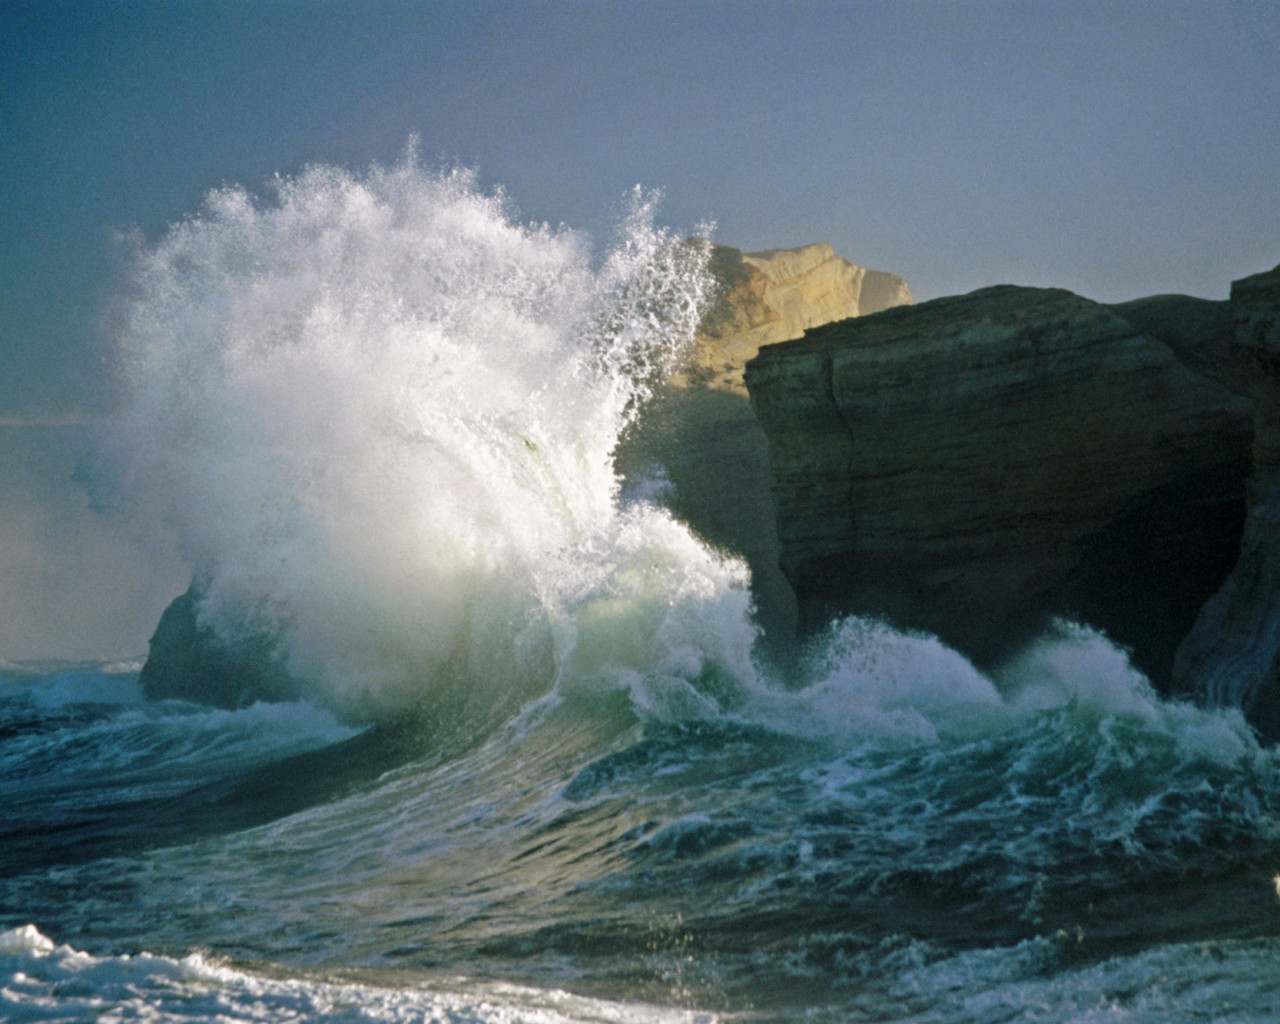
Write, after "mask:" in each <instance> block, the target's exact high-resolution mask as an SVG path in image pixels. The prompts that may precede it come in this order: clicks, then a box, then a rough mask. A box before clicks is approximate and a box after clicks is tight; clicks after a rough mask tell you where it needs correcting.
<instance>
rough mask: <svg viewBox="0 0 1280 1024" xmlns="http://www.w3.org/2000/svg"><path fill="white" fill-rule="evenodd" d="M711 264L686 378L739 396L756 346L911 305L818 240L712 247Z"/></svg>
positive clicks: (894, 281)
mask: <svg viewBox="0 0 1280 1024" xmlns="http://www.w3.org/2000/svg"><path fill="white" fill-rule="evenodd" d="M712 269H713V271H714V273H715V275H716V277H717V279H718V281H719V282H720V284H721V287H722V288H723V291H722V293H721V296H720V298H719V301H718V302H717V303H716V306H715V307H714V308H713V309H712V310H711V311H710V313H709V314H708V315H707V316H706V318H705V319H704V321H703V324H702V327H701V329H700V331H699V332H698V340H697V347H696V352H695V355H694V361H693V366H692V368H691V369H690V371H689V375H688V378H689V382H690V383H695V384H703V385H706V386H709V387H712V388H715V389H719V390H726V391H731V392H734V393H736V394H740V395H742V396H743V397H746V388H745V387H744V385H743V383H742V367H743V366H744V365H745V363H746V362H747V360H749V359H751V358H752V357H754V356H755V354H756V353H757V352H758V351H759V350H760V347H761V346H762V345H772V344H776V343H778V342H781V341H789V340H791V339H793V338H799V337H800V336H801V335H802V334H804V332H805V331H806V330H808V329H809V328H810V327H816V326H818V325H819V324H825V323H830V322H831V321H833V320H844V319H847V318H848V317H853V316H865V315H867V314H869V313H878V312H879V311H880V310H883V309H888V308H890V307H891V306H901V305H905V304H909V303H910V302H911V292H910V291H909V290H908V288H907V285H906V282H905V281H903V280H902V278H900V277H898V276H897V275H895V274H888V273H885V272H884V271H880V270H867V269H866V268H865V267H859V266H857V265H856V264H854V263H850V262H849V261H848V260H846V259H844V258H842V257H840V256H837V255H836V254H835V251H834V250H833V249H832V248H831V246H830V245H828V244H827V243H826V242H819V243H817V244H815V245H806V246H802V247H801V248H798V249H769V250H766V251H764V252H752V253H743V252H741V251H739V250H737V249H732V248H729V247H728V246H723V245H717V246H713V247H712Z"/></svg>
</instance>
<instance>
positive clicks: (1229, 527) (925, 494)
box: [746, 286, 1251, 679]
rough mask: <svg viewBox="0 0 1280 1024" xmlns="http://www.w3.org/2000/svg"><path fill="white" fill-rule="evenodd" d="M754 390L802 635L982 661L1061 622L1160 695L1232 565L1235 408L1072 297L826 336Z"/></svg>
mask: <svg viewBox="0 0 1280 1024" xmlns="http://www.w3.org/2000/svg"><path fill="white" fill-rule="evenodd" d="M1192 301H1194V300H1192ZM1148 312H1150V311H1148ZM1153 315H1154V314H1153ZM1135 319H1140V318H1139V317H1136V316H1135ZM746 383H747V386H748V388H749V390H750V393H751V401H752V405H753V407H754V409H755V411H756V414H757V417H758V418H759V420H760V422H761V424H762V426H763V428H764V431H765V433H766V435H767V436H768V441H769V450H770V460H771V464H772V469H773V475H774V496H775V501H776V504H777V521H778V534H779V543H780V551H781V563H782V569H783V571H784V573H785V574H786V576H787V578H788V579H789V580H790V582H791V584H792V586H793V587H794V589H795V591H796V595H797V598H798V600H799V603H800V616H801V620H802V623H805V624H808V625H811V626H815V627H816V626H820V625H822V624H824V623H825V621H827V619H828V618H829V617H830V616H831V615H832V614H837V613H848V612H857V613H872V614H879V615H882V616H885V617H887V618H889V619H890V620H891V621H893V622H895V623H897V624H899V625H902V626H907V627H912V628H920V629H925V630H928V631H930V632H933V633H936V634H937V635H939V636H940V637H941V638H942V639H943V640H944V641H946V642H948V643H950V644H951V645H953V646H955V647H956V648H958V649H959V650H961V651H963V652H965V653H966V654H968V655H970V656H971V657H973V658H975V659H976V660H977V661H978V662H979V663H990V662H993V661H995V660H998V659H999V658H1000V657H1001V656H1003V655H1004V654H1006V653H1008V652H1009V651H1010V650H1011V649H1012V648H1013V647H1014V646H1016V645H1017V644H1019V643H1021V642H1022V641H1024V640H1025V639H1027V638H1028V637H1029V636H1030V635H1031V634H1032V633H1033V632H1035V631H1036V630H1038V629H1039V628H1041V626H1042V625H1043V623H1044V621H1045V620H1046V618H1047V617H1049V616H1051V615H1056V614H1064V615H1068V616H1072V617H1074V618H1077V619H1080V620H1083V621H1085V622H1088V623H1090V624H1093V625H1095V626H1099V627H1101V628H1103V629H1104V630H1105V631H1106V632H1107V633H1108V634H1109V635H1110V636H1111V637H1112V638H1113V639H1114V640H1117V641H1119V642H1121V643H1123V644H1126V645H1129V646H1130V647H1132V648H1133V650H1134V659H1135V661H1136V662H1137V663H1138V665H1139V667H1141V668H1143V669H1144V670H1146V671H1147V672H1148V673H1149V674H1151V675H1152V676H1153V678H1156V679H1161V678H1163V679H1167V677H1168V671H1169V668H1170V665H1171V662H1172V652H1173V650H1174V648H1175V647H1176V645H1177V641H1178V639H1179V638H1180V637H1181V636H1182V635H1183V633H1184V632H1185V630H1186V629H1187V628H1188V627H1189V625H1190V623H1191V621H1192V620H1193V619H1194V616H1195V614H1196V611H1197V609H1198V607H1199V605H1200V603H1201V602H1202V601H1203V600H1204V597H1205V596H1206V595H1208V594H1211V593H1212V592H1213V591H1214V590H1215V589H1216V588H1217V587H1218V586H1219V585H1220V581H1221V580H1222V579H1223V577H1224V576H1225V575H1226V573H1227V572H1228V571H1229V569H1230V565H1231V563H1232V561H1233V555H1232V553H1231V552H1232V549H1233V547H1234V546H1235V544H1236V543H1237V542H1238V541H1237V538H1238V537H1239V535H1240V534H1239V531H1240V520H1241V516H1242V504H1243V481H1244V478H1245V475H1246V473H1247V466H1248V460H1249V454H1248V453H1249V443H1250V435H1251V426H1250V417H1249V409H1248V402H1247V400H1246V399H1244V398H1243V397H1241V396H1240V395H1239V394H1237V393H1234V392H1233V391H1232V389H1231V387H1229V386H1227V385H1226V384H1224V383H1223V382H1222V381H1220V380H1214V379H1212V378H1211V377H1208V376H1206V375H1204V374H1203V373H1200V372H1197V371H1196V370H1194V369H1192V368H1191V367H1190V366H1188V365H1187V364H1185V363H1184V362H1182V361H1180V360H1179V359H1178V358H1177V356H1176V355H1175V353H1174V351H1173V349H1171V348H1170V346H1169V345H1167V344H1165V343H1163V342H1161V341H1160V340H1157V339H1156V338H1154V337H1152V336H1151V335H1150V334H1148V333H1146V332H1145V331H1144V330H1143V329H1142V328H1141V327H1140V326H1137V325H1135V323H1133V322H1132V321H1130V320H1129V319H1126V318H1125V317H1123V316H1121V315H1119V314H1118V313H1117V312H1115V311H1114V310H1112V309H1109V308H1107V307H1105V306H1102V305H1099V304H1097V303H1094V302H1090V301H1089V300H1087V299H1083V298H1081V297H1079V296H1076V295H1073V294H1071V293H1070V292H1066V291H1061V290H1050V289H1032V288H1017V287H1013V286H1000V287H995V288H987V289H983V290H981V291H977V292H974V293H972V294H970V295H964V296H958V297H952V298H946V299H938V300H935V301H932V302H927V303H923V304H921V305H918V306H913V307H907V308H901V309H891V310H889V311H887V312H883V313H880V314H879V315H876V316H872V317H862V318H859V319H856V320H846V321H842V322H839V323H835V324H830V325H828V326H826V327H821V328H817V329H815V330H812V331H810V332H808V333H807V334H806V335H805V337H804V338H803V339H802V340H800V341H796V342H792V343H790V344H787V345H778V346H770V347H765V348H763V349H761V351H760V353H759V355H758V356H757V357H756V358H755V359H754V360H753V361H751V362H750V363H748V365H747V370H746Z"/></svg>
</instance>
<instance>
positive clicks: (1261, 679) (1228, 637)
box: [1173, 267, 1280, 742]
mask: <svg viewBox="0 0 1280 1024" xmlns="http://www.w3.org/2000/svg"><path fill="white" fill-rule="evenodd" d="M1231 304H1232V308H1233V310H1234V314H1235V335H1234V340H1235V345H1236V349H1237V351H1238V352H1239V353H1240V354H1241V355H1242V356H1243V357H1244V362H1245V364H1246V365H1247V367H1248V371H1247V372H1248V381H1249V385H1250V392H1251V395H1252V398H1253V414H1254V428H1255V429H1254V442H1253V466H1252V469H1253V475H1252V476H1251V477H1250V480H1249V504H1250V514H1249V518H1248V521H1247V523H1246V526H1245V533H1244V539H1243V541H1242V543H1241V548H1240V558H1239V561H1238V563H1237V564H1236V566H1235V568H1234V569H1233V570H1232V572H1231V575H1230V577H1229V578H1228V579H1227V581H1226V583H1225V584H1224V585H1223V587H1222V590H1221V591H1219V592H1218V593H1217V594H1216V595H1214V596H1213V598H1212V599H1211V600H1209V601H1208V603H1207V604H1206V605H1205V606H1204V610H1203V611H1202V612H1201V614H1200V616H1199V618H1198V619H1197V620H1196V622H1195V627H1194V628H1193V629H1192V630H1191V632H1190V633H1189V634H1188V635H1187V637H1186V639H1185V640H1184V641H1183V643H1182V645H1181V646H1180V647H1179V649H1178V654H1177V661H1176V662H1175V664H1174V670H1173V682H1174V687H1175V689H1176V690H1178V691H1179V692H1181V693H1185V694H1188V695H1190V696H1193V697H1194V698H1195V700H1196V701H1197V702H1198V703H1200V704H1202V705H1206V706H1227V707H1238V708H1240V709H1242V711H1243V712H1244V714H1245V717H1246V718H1247V719H1248V720H1249V722H1250V723H1251V724H1252V725H1253V726H1254V728H1255V729H1256V730H1257V731H1258V733H1259V734H1260V735H1261V736H1262V737H1263V738H1265V739H1267V740H1270V741H1272V742H1274V741H1276V740H1280V267H1277V268H1276V269H1274V270H1272V271H1269V272H1268V273H1265V274H1256V275H1254V276H1253V277H1248V278H1245V279H1243V280H1241V281H1236V282H1234V283H1233V284H1232V286H1231Z"/></svg>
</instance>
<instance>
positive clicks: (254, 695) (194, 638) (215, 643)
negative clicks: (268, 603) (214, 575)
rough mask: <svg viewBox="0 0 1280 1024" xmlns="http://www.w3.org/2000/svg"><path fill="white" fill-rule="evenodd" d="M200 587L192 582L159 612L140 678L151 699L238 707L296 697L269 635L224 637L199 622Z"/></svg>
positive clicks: (294, 685)
mask: <svg viewBox="0 0 1280 1024" xmlns="http://www.w3.org/2000/svg"><path fill="white" fill-rule="evenodd" d="M200 600H201V590H200V586H199V584H197V583H193V584H192V585H191V587H190V588H189V589H188V590H187V592H186V593H185V594H182V595H180V596H179V597H177V598H175V599H174V600H173V601H172V603H170V605H169V607H168V608H166V609H165V610H164V613H163V614H162V615H161V616H160V622H159V624H158V625H157V626H156V631H155V635H154V636H152V638H151V644H150V651H149V653H148V655H147V660H146V663H145V664H144V665H143V666H142V672H141V674H140V676H139V681H140V682H141V684H142V691H143V693H145V694H146V695H147V697H149V698H150V699H151V700H169V699H174V700H187V701H191V702H193V703H196V704H206V705H209V706H211V707H220V708H239V707H246V706H248V705H250V704H252V703H254V702H255V701H260V700H262V701H279V700H291V699H296V698H297V696H298V686H297V684H296V683H295V682H294V681H293V680H292V679H291V678H290V677H289V674H288V672H286V671H285V667H284V664H283V661H282V660H281V658H280V657H279V653H278V651H277V644H276V641H275V640H274V638H273V637H271V636H270V634H268V633H266V632H263V631H261V630H256V631H250V630H246V631H244V632H243V633H242V635H241V636H239V637H236V638H234V639H224V638H220V637H219V636H218V635H217V634H216V633H214V631H213V630H212V629H210V628H209V627H208V626H206V625H204V624H202V623H201V622H200V617H199V608H200Z"/></svg>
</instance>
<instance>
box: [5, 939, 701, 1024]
mask: <svg viewBox="0 0 1280 1024" xmlns="http://www.w3.org/2000/svg"><path fill="white" fill-rule="evenodd" d="M0 1018H2V1019H4V1020H13V1021H61V1022H76V1021H94V1022H97V1021H102V1020H143V1021H151V1022H155V1024H170V1022H173V1024H179V1022H194V1021H210V1022H212V1021H217V1022H220V1024H235V1022H240V1021H244V1022H249V1021H252V1022H255V1024H261V1022H263V1021H268V1022H290V1021H307V1022H317V1024H319V1022H326V1021H334V1022H338V1021H341V1022H347V1024H356V1022H361V1021H395V1022H405V1024H413V1022H423V1024H426V1022H431V1024H471V1022H475V1024H481V1022H483V1024H516V1022H529V1024H573V1022H579V1021H582V1022H587V1021H592V1022H616V1024H660V1022H663V1024H665V1022H672V1024H677V1022H680V1024H711V1022H712V1021H714V1020H715V1017H714V1016H713V1015H711V1014H705V1013H694V1012H689V1011H683V1010H668V1009H663V1008H659V1007H654V1006H647V1005H644V1004H639V1003H615V1002H608V1001H605V1000H598V999H588V998H583V997H580V996H574V995H571V994H569V993H567V992H561V991H556V990H541V989H534V988H528V987H522V986H516V985H506V984H474V983H467V982H464V981H459V982H457V983H456V984H453V985H450V986H449V987H448V988H445V987H434V986H428V985H424V984H408V985H405V986H404V987H399V988H393V987H388V986H380V985H376V984H359V983H339V982H332V981H321V980H315V979H309V978H288V977H282V976H280V972H278V971H275V972H273V973H272V975H271V976H266V975H261V974H254V973H251V972H249V971H244V970H238V969H235V968H232V967H229V966H226V965H225V964H221V963H218V962H217V961H215V960H212V959H210V958H208V957H205V956H203V955H201V954H193V955H191V956H188V957H184V958H183V959H181V960H173V959H170V958H168V957H163V956H153V955H151V954H149V953H141V954H139V955H137V956H113V957H94V956H90V955H88V954H86V953H82V952H79V951H77V950H75V949H72V948H71V947H70V946H65V945H62V946H60V945H55V944H54V942H53V941H52V940H51V939H49V938H47V937H46V936H44V935H42V934H40V932H39V931H38V930H37V929H36V928H35V927H34V926H32V925H25V926H23V927H21V928H16V929H11V930H10V931H7V932H0Z"/></svg>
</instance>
